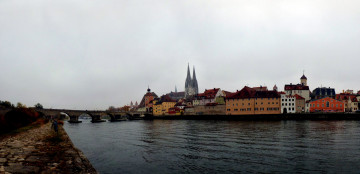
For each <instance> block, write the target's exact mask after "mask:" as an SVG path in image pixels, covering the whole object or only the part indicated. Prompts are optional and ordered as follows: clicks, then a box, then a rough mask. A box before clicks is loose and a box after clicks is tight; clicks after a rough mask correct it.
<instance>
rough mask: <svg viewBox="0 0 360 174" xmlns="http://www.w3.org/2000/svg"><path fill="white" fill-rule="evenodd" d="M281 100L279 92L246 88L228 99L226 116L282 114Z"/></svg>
mask: <svg viewBox="0 0 360 174" xmlns="http://www.w3.org/2000/svg"><path fill="white" fill-rule="evenodd" d="M280 99H281V97H280V95H279V94H278V92H277V91H257V90H256V89H253V88H250V87H247V86H245V87H244V88H243V89H241V90H240V91H237V92H235V93H233V94H232V95H230V96H227V97H226V104H225V105H226V115H257V114H280V113H281V106H280Z"/></svg>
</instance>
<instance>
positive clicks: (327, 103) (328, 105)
mask: <svg viewBox="0 0 360 174" xmlns="http://www.w3.org/2000/svg"><path fill="white" fill-rule="evenodd" d="M316 106H317V107H320V105H319V104H317V105H316ZM313 107H315V104H313ZM321 107H324V104H321ZM326 107H330V103H329V102H326ZM331 107H334V104H331ZM336 107H339V104H336ZM340 107H342V104H340Z"/></svg>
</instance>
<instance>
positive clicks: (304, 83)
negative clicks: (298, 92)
mask: <svg viewBox="0 0 360 174" xmlns="http://www.w3.org/2000/svg"><path fill="white" fill-rule="evenodd" d="M300 84H301V85H303V86H307V78H306V77H305V75H304V74H303V75H302V77H301V78H300Z"/></svg>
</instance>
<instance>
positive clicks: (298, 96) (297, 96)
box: [294, 94, 305, 100]
mask: <svg viewBox="0 0 360 174" xmlns="http://www.w3.org/2000/svg"><path fill="white" fill-rule="evenodd" d="M294 96H295V97H296V99H297V100H302V99H305V98H304V97H301V96H300V95H297V94H295V95H294Z"/></svg>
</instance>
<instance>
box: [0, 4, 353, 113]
mask: <svg viewBox="0 0 360 174" xmlns="http://www.w3.org/2000/svg"><path fill="white" fill-rule="evenodd" d="M340 3H341V4H340ZM139 4H141V5H139ZM359 6H360V1H356V0H349V1H344V2H338V1H332V0H330V1H329V0H320V1H311V0H303V1H281V0H274V1H271V2H269V1H266V0H260V1H242V0H240V1H202V0H195V1H188V0H185V1H175V2H172V1H171V2H169V1H165V0H156V1H152V2H149V1H143V0H134V1H122V0H120V1H106V2H104V1H91V2H89V1H85V0H75V1H69V0H62V1H60V0H54V1H45V0H35V1H31V2H30V1H29V2H27V1H20V0H5V1H1V2H0V14H1V15H0V26H1V27H0V62H1V64H0V68H1V75H0V82H1V83H0V100H3V101H4V100H9V101H10V102H12V103H15V104H16V103H17V102H21V103H23V104H26V105H27V106H34V105H35V104H36V103H41V104H42V105H43V106H44V107H45V108H67V109H106V108H108V107H109V106H116V107H120V106H123V105H126V104H130V102H131V101H133V102H134V103H135V102H136V101H137V102H138V103H139V102H140V100H141V98H142V96H143V95H144V94H145V93H146V90H147V87H148V85H149V87H150V88H151V90H152V91H153V92H155V93H156V94H157V95H159V96H161V95H162V94H166V93H169V92H170V91H175V86H177V90H178V91H184V88H185V85H184V84H185V80H186V71H187V65H188V63H189V64H190V67H193V66H195V68H196V77H197V81H198V89H199V93H201V92H203V91H204V90H205V89H210V88H215V87H216V88H221V89H223V90H227V91H236V90H240V89H242V88H243V87H244V86H250V87H252V86H260V85H263V86H267V87H268V88H269V89H272V87H273V86H274V85H275V84H276V85H277V87H278V89H279V90H281V91H282V90H283V89H284V85H285V84H289V83H300V77H301V76H302V74H303V70H305V75H306V77H307V78H308V85H309V87H310V90H313V89H315V88H317V87H320V86H323V87H332V88H335V90H336V93H339V92H341V91H342V90H346V89H353V90H354V91H358V90H360V84H359V82H358V80H357V79H358V74H359V73H358V70H357V67H356V65H358V64H359V63H360V59H359V55H360V49H358V48H359V47H360V11H359V10H358V7H359Z"/></svg>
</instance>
